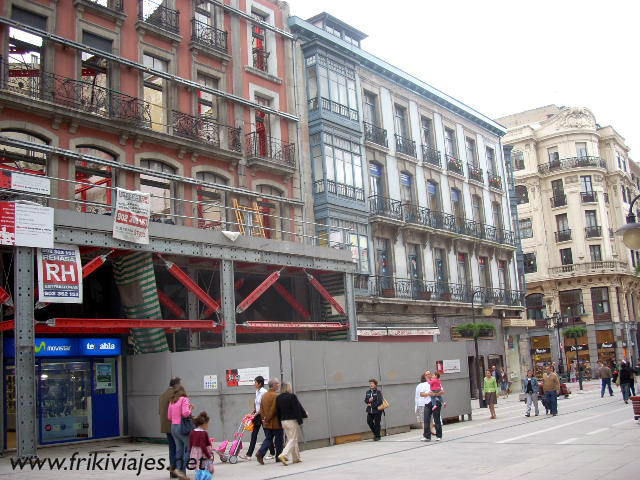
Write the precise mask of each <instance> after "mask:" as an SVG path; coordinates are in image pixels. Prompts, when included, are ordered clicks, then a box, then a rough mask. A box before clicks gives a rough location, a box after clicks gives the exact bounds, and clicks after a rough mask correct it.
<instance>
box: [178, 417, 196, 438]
mask: <svg viewBox="0 0 640 480" xmlns="http://www.w3.org/2000/svg"><path fill="white" fill-rule="evenodd" d="M194 428H196V426H195V425H194V424H193V417H191V416H188V417H182V420H181V421H180V433H181V434H182V435H185V436H188V435H189V434H190V433H191V432H192V431H193V429H194Z"/></svg>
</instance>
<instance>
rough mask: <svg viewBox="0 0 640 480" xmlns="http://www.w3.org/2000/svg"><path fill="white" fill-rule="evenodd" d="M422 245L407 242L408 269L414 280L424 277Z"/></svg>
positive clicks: (410, 276)
mask: <svg viewBox="0 0 640 480" xmlns="http://www.w3.org/2000/svg"><path fill="white" fill-rule="evenodd" d="M420 251H421V250H420V245H416V244H414V243H409V244H407V271H408V272H409V278H410V279H412V280H421V279H422V262H421V261H420Z"/></svg>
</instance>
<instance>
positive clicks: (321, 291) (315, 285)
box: [305, 271, 346, 315]
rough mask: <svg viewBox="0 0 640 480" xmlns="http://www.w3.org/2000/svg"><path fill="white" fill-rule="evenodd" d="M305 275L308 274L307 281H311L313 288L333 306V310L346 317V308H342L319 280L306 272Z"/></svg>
mask: <svg viewBox="0 0 640 480" xmlns="http://www.w3.org/2000/svg"><path fill="white" fill-rule="evenodd" d="M305 273H306V274H307V279H308V280H309V282H310V283H311V285H312V286H313V288H315V289H316V290H317V291H318V293H319V294H320V295H322V297H323V298H324V299H325V300H326V301H327V302H329V303H330V304H331V305H333V308H335V309H336V310H337V311H338V312H340V314H342V315H346V312H345V311H344V308H342V305H340V304H339V303H338V301H337V300H336V299H335V298H333V297H332V296H331V294H330V293H329V292H328V291H327V289H326V288H324V287H323V286H322V284H321V283H320V282H319V281H318V280H316V279H315V278H314V277H313V275H311V274H310V273H309V272H307V271H305Z"/></svg>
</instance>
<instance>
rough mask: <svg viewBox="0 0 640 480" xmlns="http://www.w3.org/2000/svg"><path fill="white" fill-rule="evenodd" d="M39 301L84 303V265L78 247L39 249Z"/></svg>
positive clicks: (60, 245) (56, 246)
mask: <svg viewBox="0 0 640 480" xmlns="http://www.w3.org/2000/svg"><path fill="white" fill-rule="evenodd" d="M38 300H39V301H40V302H48V303H82V263H81V261H80V250H79V249H78V246H77V245H62V244H56V245H54V248H39V249H38Z"/></svg>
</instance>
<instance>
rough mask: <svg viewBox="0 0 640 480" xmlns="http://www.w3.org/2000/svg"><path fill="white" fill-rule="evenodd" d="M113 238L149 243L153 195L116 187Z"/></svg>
mask: <svg viewBox="0 0 640 480" xmlns="http://www.w3.org/2000/svg"><path fill="white" fill-rule="evenodd" d="M116 191H117V193H116V212H115V215H114V216H113V238H118V239H120V240H126V241H128V242H133V243H141V244H148V243H149V217H150V216H151V195H150V194H148V193H144V192H139V191H137V190H135V191H134V190H125V189H123V188H118V189H116Z"/></svg>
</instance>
